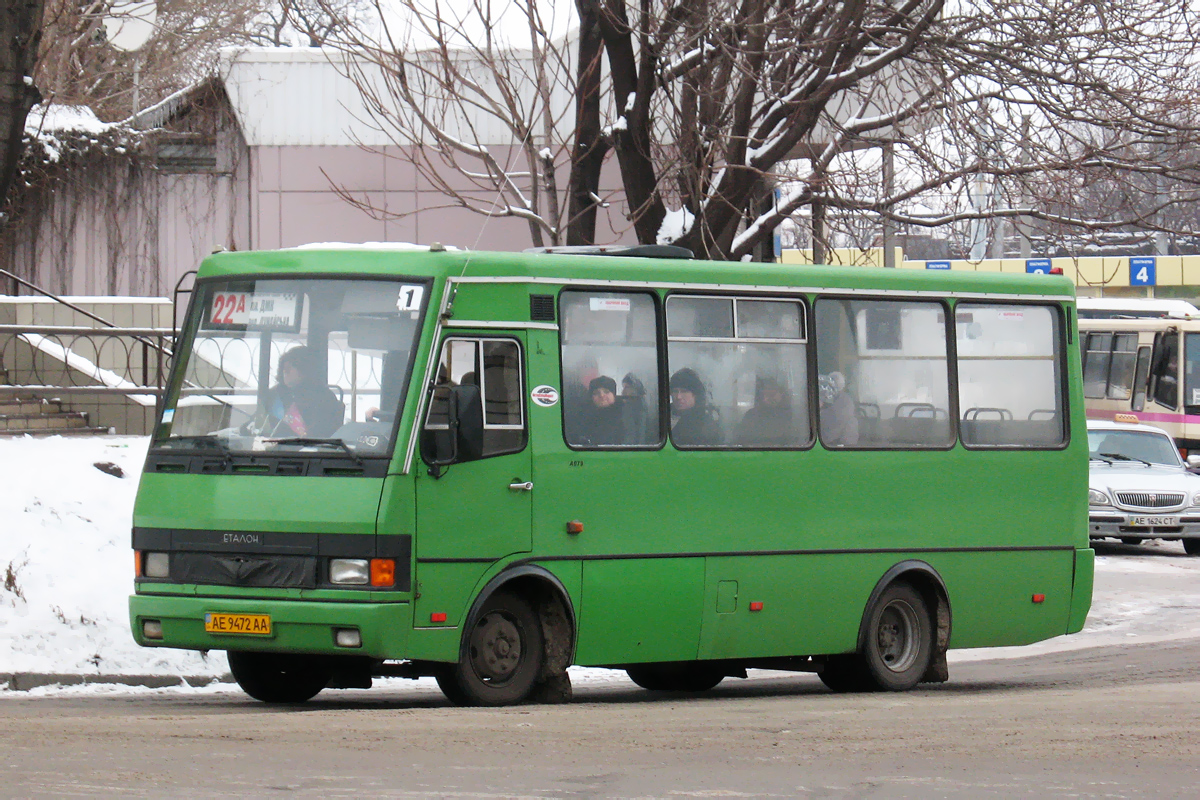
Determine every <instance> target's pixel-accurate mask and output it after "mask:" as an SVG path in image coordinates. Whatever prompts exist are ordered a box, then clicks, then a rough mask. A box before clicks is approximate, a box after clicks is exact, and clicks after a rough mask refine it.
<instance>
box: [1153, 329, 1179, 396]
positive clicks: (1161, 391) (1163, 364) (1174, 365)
mask: <svg viewBox="0 0 1200 800" xmlns="http://www.w3.org/2000/svg"><path fill="white" fill-rule="evenodd" d="M1150 396H1151V398H1153V399H1154V402H1156V403H1158V404H1159V405H1163V406H1166V407H1167V408H1178V407H1179V334H1177V333H1175V332H1173V331H1172V332H1171V333H1160V334H1158V335H1157V336H1156V337H1154V358H1153V360H1152V365H1151V372H1150Z"/></svg>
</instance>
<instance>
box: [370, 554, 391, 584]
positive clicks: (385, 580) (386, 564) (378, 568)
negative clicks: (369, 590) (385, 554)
mask: <svg viewBox="0 0 1200 800" xmlns="http://www.w3.org/2000/svg"><path fill="white" fill-rule="evenodd" d="M371 585H372V586H395V585H396V560H395V559H393V558H372V559H371Z"/></svg>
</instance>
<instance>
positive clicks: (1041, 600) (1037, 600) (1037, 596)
mask: <svg viewBox="0 0 1200 800" xmlns="http://www.w3.org/2000/svg"><path fill="white" fill-rule="evenodd" d="M1033 602H1035V603H1044V602H1046V595H1044V594H1035V595H1034V596H1033Z"/></svg>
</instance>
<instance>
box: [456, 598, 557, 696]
mask: <svg viewBox="0 0 1200 800" xmlns="http://www.w3.org/2000/svg"><path fill="white" fill-rule="evenodd" d="M464 636H465V639H466V641H465V642H464V647H463V657H462V659H461V660H460V661H459V662H458V663H457V664H447V665H446V666H445V667H444V668H443V669H442V670H441V671H439V672H438V674H437V676H436V677H437V683H438V686H439V687H440V688H441V690H442V693H443V694H445V695H446V697H447V698H449V700H450V702H452V703H454V704H455V705H460V706H506V705H512V704H514V703H520V702H522V701H523V700H526V699H527V698H528V697H529V695H530V693H531V692H532V690H533V687H534V684H535V683H536V681H537V678H538V675H539V674H540V673H541V670H542V661H543V660H544V658H545V643H544V638H543V635H542V625H541V621H540V620H539V619H538V616H537V614H536V613H535V612H534V610H533V608H532V607H531V606H530V605H529V603H528V602H526V601H525V600H524V599H523V598H521V597H519V596H517V595H515V594H510V593H508V592H496V593H495V594H493V595H492V596H491V597H489V598H488V599H487V600H486V601H485V602H484V604H483V607H482V608H480V609H479V615H478V617H476V619H475V623H474V624H473V625H472V626H471V628H470V630H468V631H466V632H465V633H464Z"/></svg>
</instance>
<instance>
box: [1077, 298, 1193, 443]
mask: <svg viewBox="0 0 1200 800" xmlns="http://www.w3.org/2000/svg"><path fill="white" fill-rule="evenodd" d="M1079 341H1080V346H1081V347H1082V350H1083V394H1084V403H1085V406H1086V408H1087V415H1088V417H1089V418H1091V419H1107V420H1113V419H1118V420H1124V421H1127V422H1133V421H1138V422H1145V423H1149V424H1151V425H1156V426H1158V427H1160V428H1163V429H1164V430H1166V431H1167V432H1168V433H1169V434H1170V435H1171V437H1172V438H1174V439H1175V442H1176V444H1177V445H1178V446H1179V447H1180V449H1181V450H1183V451H1184V456H1185V457H1186V456H1187V455H1188V454H1189V453H1191V454H1200V318H1176V317H1164V318H1150V317H1137V318H1125V317H1122V318H1111V319H1080V320H1079ZM1118 415H1121V416H1119V417H1118ZM1135 418H1136V419H1135Z"/></svg>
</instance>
